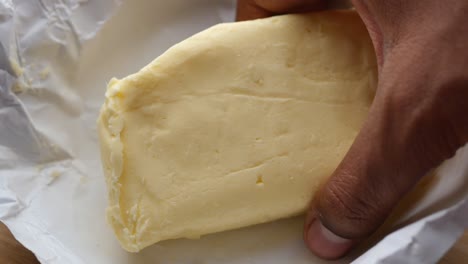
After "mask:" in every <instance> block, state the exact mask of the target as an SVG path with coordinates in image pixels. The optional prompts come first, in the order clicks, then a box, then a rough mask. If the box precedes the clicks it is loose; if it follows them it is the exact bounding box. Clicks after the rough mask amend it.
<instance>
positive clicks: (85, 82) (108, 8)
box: [0, 0, 468, 264]
mask: <svg viewBox="0 0 468 264" xmlns="http://www.w3.org/2000/svg"><path fill="white" fill-rule="evenodd" d="M233 13H234V1H233V0H225V1H209V0H198V1H184V0H172V1H154V0H133V1H130V0H126V1H125V0H124V1H121V0H0V45H1V46H0V220H1V221H2V222H4V223H5V224H6V225H7V226H8V227H9V228H10V230H11V231H12V233H13V234H14V236H15V237H16V238H17V239H18V240H19V241H20V242H21V243H22V244H23V245H25V246H26V247H27V248H29V249H30V250H32V251H33V252H34V254H35V255H36V256H37V257H38V259H39V260H40V262H41V263H71V264H74V263H77V264H81V263H102V264H105V263H116V264H120V263H325V262H324V261H321V260H319V259H317V258H316V257H314V256H313V255H312V254H311V253H309V252H308V251H307V250H306V248H305V246H304V245H303V242H302V236H301V231H302V230H301V229H302V219H301V218H300V217H296V218H291V219H285V220H280V221H276V222H273V223H268V224H263V225H258V226H253V227H248V228H243V229H239V230H234V231H228V232H223V233H219V234H213V235H207V236H204V237H202V238H201V239H199V240H187V239H179V240H171V241H165V242H161V243H158V244H156V245H153V246H151V247H149V248H147V249H145V250H143V251H142V252H140V253H137V254H131V253H127V252H125V251H124V250H123V249H121V248H120V246H119V245H118V243H117V240H116V239H115V237H114V235H113V233H112V231H111V229H110V228H109V227H108V226H107V224H106V223H105V217H104V209H105V206H106V203H107V201H106V189H105V185H104V177H103V175H102V171H101V164H100V158H99V150H98V144H97V133H96V124H95V122H96V121H95V120H96V119H97V115H98V111H99V108H100V106H101V104H102V102H103V100H104V92H105V87H106V82H107V81H108V80H109V79H110V78H111V77H118V78H121V77H124V76H126V75H128V74H129V73H133V72H136V71H137V70H138V69H139V68H141V67H142V66H144V65H146V64H147V63H149V62H150V61H151V60H153V59H154V58H155V57H157V56H158V55H160V54H161V53H162V52H164V51H165V50H166V49H167V48H169V47H170V46H171V45H173V44H175V43H177V42H179V41H181V40H183V39H185V38H186V37H188V36H190V35H192V34H194V33H196V32H199V31H201V30H203V29H205V28H207V27H209V26H211V25H214V24H217V23H220V22H228V21H232V20H233V17H234V15H233ZM467 174H468V149H467V148H464V149H462V150H460V151H459V153H458V154H457V156H456V157H455V158H453V159H452V160H450V161H448V162H447V163H446V164H444V166H442V168H441V169H439V170H438V172H437V173H436V175H435V176H433V177H431V178H430V179H429V183H428V184H426V185H427V186H423V187H421V189H424V190H423V191H421V192H419V193H418V194H414V195H410V197H408V198H407V199H406V200H408V201H409V202H408V204H407V205H403V207H404V208H403V209H405V210H401V212H400V213H399V214H398V217H397V222H398V225H397V226H396V227H395V228H393V230H396V231H394V232H392V233H391V234H389V235H387V236H385V238H384V239H383V240H380V242H378V243H377V244H375V243H372V242H370V243H369V245H367V247H366V248H364V249H361V250H360V251H359V250H356V251H355V252H354V254H351V256H349V257H348V258H347V259H344V260H339V261H335V262H333V263H348V262H350V261H351V260H352V259H355V260H354V263H431V262H435V261H437V260H438V259H439V258H440V257H441V256H442V255H443V254H444V253H445V252H446V251H447V250H448V249H449V248H450V246H451V245H452V244H453V243H454V242H455V241H456V239H457V238H458V237H459V236H460V235H461V234H462V232H463V230H464V229H465V228H466V227H467V226H468V198H467V194H468V182H467V176H468V175H467ZM382 236H383V235H380V237H382ZM380 237H377V238H376V239H379V238H380ZM327 263H328V262H327Z"/></svg>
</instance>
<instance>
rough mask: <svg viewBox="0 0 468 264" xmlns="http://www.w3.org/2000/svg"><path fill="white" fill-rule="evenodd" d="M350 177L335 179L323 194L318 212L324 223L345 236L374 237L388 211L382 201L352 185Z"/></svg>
mask: <svg viewBox="0 0 468 264" xmlns="http://www.w3.org/2000/svg"><path fill="white" fill-rule="evenodd" d="M350 181H354V180H353V178H351V177H339V178H336V179H332V180H331V181H330V183H329V184H328V185H327V187H326V188H325V190H324V192H323V193H322V195H321V197H320V200H319V205H318V210H319V213H320V215H321V217H322V218H323V219H321V220H322V221H323V222H324V224H325V225H326V226H327V227H329V228H331V229H332V230H333V231H334V232H336V234H339V235H342V236H343V237H349V238H359V237H364V236H367V235H369V234H371V233H372V232H373V231H375V229H376V228H378V226H379V225H380V223H381V221H383V217H382V216H385V215H386V213H385V210H382V208H383V207H382V206H379V205H378V201H379V199H378V198H377V197H375V196H376V195H375V194H373V193H372V192H368V191H366V188H356V187H357V186H359V184H350Z"/></svg>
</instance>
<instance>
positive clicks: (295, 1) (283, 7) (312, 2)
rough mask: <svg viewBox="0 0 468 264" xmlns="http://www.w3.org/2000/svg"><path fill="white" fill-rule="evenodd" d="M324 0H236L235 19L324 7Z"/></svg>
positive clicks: (248, 18)
mask: <svg viewBox="0 0 468 264" xmlns="http://www.w3.org/2000/svg"><path fill="white" fill-rule="evenodd" d="M326 7H327V2H326V1H325V0H288V1H285V0H238V1H237V10H236V21H243V20H251V19H257V18H265V17H269V16H273V15H278V14H285V13H302V12H310V11H316V10H323V9H326Z"/></svg>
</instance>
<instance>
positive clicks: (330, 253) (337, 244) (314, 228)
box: [304, 217, 355, 260]
mask: <svg viewBox="0 0 468 264" xmlns="http://www.w3.org/2000/svg"><path fill="white" fill-rule="evenodd" d="M304 240H305V243H306V245H307V247H308V248H309V249H310V251H312V252H313V253H314V254H315V255H316V256H318V257H320V258H323V259H329V260H331V259H337V258H340V257H342V256H344V255H345V254H346V253H347V252H349V250H350V249H351V248H352V246H353V245H354V244H355V241H353V240H351V239H347V238H342V237H340V236H338V235H336V234H334V233H333V232H332V231H330V230H329V229H328V228H326V227H325V226H324V225H323V224H322V222H321V221H320V219H318V218H316V217H314V218H312V219H309V222H308V224H306V227H305V230H304Z"/></svg>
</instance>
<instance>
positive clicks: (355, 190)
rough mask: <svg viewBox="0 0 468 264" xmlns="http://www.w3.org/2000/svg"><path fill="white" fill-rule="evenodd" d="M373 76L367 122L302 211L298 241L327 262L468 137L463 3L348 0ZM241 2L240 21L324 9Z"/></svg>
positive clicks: (271, 0) (309, 4)
mask: <svg viewBox="0 0 468 264" xmlns="http://www.w3.org/2000/svg"><path fill="white" fill-rule="evenodd" d="M352 2H353V4H354V6H355V8H356V10H357V12H358V13H359V15H360V16H361V18H362V19H363V21H364V23H365V25H366V27H367V29H368V31H369V34H370V36H371V39H372V42H373V44H374V48H375V52H376V55H377V61H378V65H379V83H378V89H377V92H376V96H375V99H374V102H373V104H372V106H371V108H370V111H369V115H368V118H367V120H366V121H365V122H364V124H363V126H362V129H361V131H360V133H359V134H358V136H357V137H356V139H355V141H354V143H353V144H352V146H351V148H350V149H349V151H348V153H347V154H346V156H345V157H344V159H343V161H342V162H341V163H340V164H339V166H338V168H337V169H336V170H335V172H334V173H333V175H331V177H330V178H329V180H328V181H327V183H326V184H325V185H324V186H323V187H322V189H321V190H320V191H319V193H318V195H317V196H316V198H315V200H314V201H313V202H312V205H311V207H310V210H309V211H308V213H307V217H306V224H305V230H304V239H305V242H306V244H307V246H308V247H309V248H310V250H311V251H313V252H314V253H315V254H316V255H318V256H320V257H322V258H327V259H333V258H338V257H341V256H342V255H344V254H346V253H347V252H348V251H349V250H350V249H351V248H352V247H353V246H354V245H355V244H356V243H358V242H359V241H361V240H363V239H364V238H366V237H368V236H369V235H371V234H372V233H373V232H374V231H375V230H376V229H377V228H378V227H379V226H381V224H382V223H383V222H384V221H385V219H386V218H387V217H388V216H389V214H390V213H391V212H392V210H393V208H394V207H395V206H396V205H397V203H398V202H399V201H400V200H401V198H402V197H403V196H404V195H405V194H406V193H407V192H409V191H410V190H411V189H412V187H413V186H414V185H415V184H416V183H417V182H418V181H419V180H420V179H421V178H422V177H423V176H424V175H426V174H427V173H428V172H429V171H430V170H431V169H433V168H435V167H437V166H438V165H439V164H440V163H442V162H443V161H444V160H446V159H448V158H450V157H451V156H453V155H454V154H455V152H456V151H457V149H459V148H460V147H462V146H463V145H464V144H466V143H467V142H468V1H464V0H447V1H439V0H427V1H406V0H386V1H384V0H354V1H352ZM326 3H327V2H326V1H320V0H290V1H286V0H239V1H238V12H237V19H238V20H246V19H255V18H261V17H267V16H271V15H275V14H283V13H288V12H307V11H312V10H320V9H324V8H326Z"/></svg>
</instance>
